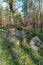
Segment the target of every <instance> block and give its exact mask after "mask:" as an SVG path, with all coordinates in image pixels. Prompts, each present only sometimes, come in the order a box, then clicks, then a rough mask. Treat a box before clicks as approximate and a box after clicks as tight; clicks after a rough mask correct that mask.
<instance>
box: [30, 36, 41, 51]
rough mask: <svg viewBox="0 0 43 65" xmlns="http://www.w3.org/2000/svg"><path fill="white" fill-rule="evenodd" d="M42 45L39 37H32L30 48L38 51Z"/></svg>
mask: <svg viewBox="0 0 43 65" xmlns="http://www.w3.org/2000/svg"><path fill="white" fill-rule="evenodd" d="M41 44H42V42H41V40H40V39H39V38H38V37H37V36H35V37H32V38H31V40H30V46H31V48H33V49H34V50H38V49H39V48H40V45H41Z"/></svg>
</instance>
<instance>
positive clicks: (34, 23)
mask: <svg viewBox="0 0 43 65" xmlns="http://www.w3.org/2000/svg"><path fill="white" fill-rule="evenodd" d="M34 8H35V10H34V15H35V21H34V30H35V27H36V25H35V23H36V0H34Z"/></svg>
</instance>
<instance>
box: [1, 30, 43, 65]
mask: <svg viewBox="0 0 43 65" xmlns="http://www.w3.org/2000/svg"><path fill="white" fill-rule="evenodd" d="M6 32H7V31H6V30H4V31H3V30H0V36H1V35H3V34H5V33H6ZM42 35H43V34H41V33H39V34H38V36H39V38H40V39H41V41H42V42H43V38H42V37H43V36H42ZM0 65H43V49H40V50H39V51H36V50H34V49H32V48H29V46H28V45H27V43H25V45H24V44H23V45H22V48H21V47H20V46H19V45H17V44H15V43H14V42H13V43H11V44H9V43H8V42H7V41H6V40H5V39H3V38H1V37H0Z"/></svg>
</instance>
